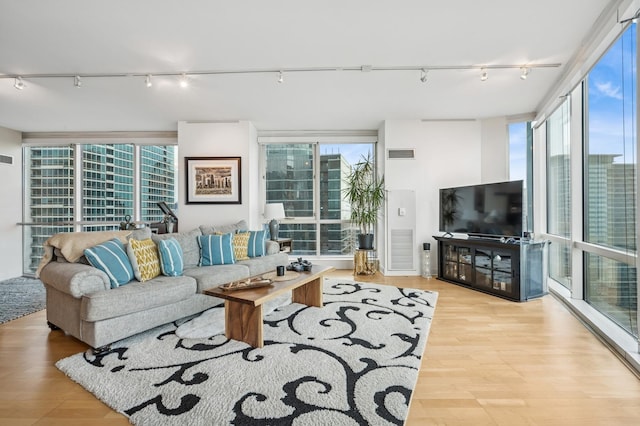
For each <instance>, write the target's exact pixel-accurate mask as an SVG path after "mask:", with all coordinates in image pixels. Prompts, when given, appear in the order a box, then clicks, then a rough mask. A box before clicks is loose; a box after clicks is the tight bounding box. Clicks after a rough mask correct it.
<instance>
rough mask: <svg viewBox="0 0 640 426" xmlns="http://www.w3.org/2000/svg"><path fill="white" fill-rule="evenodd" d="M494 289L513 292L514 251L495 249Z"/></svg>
mask: <svg viewBox="0 0 640 426" xmlns="http://www.w3.org/2000/svg"><path fill="white" fill-rule="evenodd" d="M492 253H493V259H492V260H493V283H492V285H493V289H494V290H499V291H504V292H506V293H511V292H512V290H513V273H512V271H513V269H512V265H511V256H512V252H511V251H507V250H504V251H503V250H493V251H492Z"/></svg>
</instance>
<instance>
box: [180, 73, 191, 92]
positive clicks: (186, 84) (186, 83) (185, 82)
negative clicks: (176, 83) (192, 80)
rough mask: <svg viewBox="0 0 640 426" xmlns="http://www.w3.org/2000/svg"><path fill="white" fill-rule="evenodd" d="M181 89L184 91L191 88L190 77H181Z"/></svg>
mask: <svg viewBox="0 0 640 426" xmlns="http://www.w3.org/2000/svg"><path fill="white" fill-rule="evenodd" d="M180 87H182V88H183V89H184V88H186V87H189V77H187V75H186V74H184V73H183V74H182V76H181V77H180Z"/></svg>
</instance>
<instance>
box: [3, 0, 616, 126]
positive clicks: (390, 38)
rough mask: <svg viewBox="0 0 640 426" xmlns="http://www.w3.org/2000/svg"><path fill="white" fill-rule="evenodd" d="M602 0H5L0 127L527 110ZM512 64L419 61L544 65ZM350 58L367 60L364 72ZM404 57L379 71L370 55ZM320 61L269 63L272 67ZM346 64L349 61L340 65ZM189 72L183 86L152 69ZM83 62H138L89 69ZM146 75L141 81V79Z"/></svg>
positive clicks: (350, 122) (387, 61)
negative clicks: (523, 71) (524, 74)
mask: <svg viewBox="0 0 640 426" xmlns="http://www.w3.org/2000/svg"><path fill="white" fill-rule="evenodd" d="M609 2H610V0H563V1H557V0H536V1H531V0H528V1H520V0H486V1H478V0H457V1H444V0H441V1H431V0H429V1H426V0H405V1H391V0H389V1H380V0H378V1H371V0H349V1H344V0H324V1H316V2H303V1H296V0H280V1H278V0H274V1H259V0H237V1H205V0H201V1H196V0H182V1H179V2H177V1H168V0H136V1H130V0H109V1H104V2H88V1H82V0H57V1H41V0H11V1H4V0H3V1H2V3H0V58H1V59H0V74H4V75H23V76H28V75H33V74H66V75H74V74H78V75H81V76H85V77H83V78H82V87H80V88H77V87H75V86H74V82H73V78H72V77H65V78H29V77H25V79H24V82H25V84H26V88H25V89H24V90H16V89H15V88H14V87H13V84H14V79H13V78H5V79H0V126H3V127H8V128H11V129H15V130H19V131H25V132H42V131H46V132H50V131H51V132H53V131H134V130H139V131H151V130H176V129H177V122H178V121H182V120H185V121H228V120H249V121H251V122H253V123H254V125H255V126H256V128H257V129H258V130H350V129H351V130H353V129H376V128H378V127H379V125H380V124H381V123H382V121H383V120H392V119H412V120H413V119H469V118H485V117H498V116H505V115H506V116H511V115H518V114H524V113H530V112H534V111H535V110H536V108H537V107H538V105H539V104H540V103H541V102H542V101H543V99H544V97H545V95H547V94H548V93H549V90H550V89H551V88H552V87H553V85H554V83H555V82H556V81H557V80H558V79H559V78H560V77H561V76H562V74H563V72H564V71H565V69H566V67H567V63H568V62H569V61H570V60H571V58H572V57H573V56H574V55H575V53H576V52H577V51H578V50H579V48H580V47H581V44H582V42H583V40H584V39H585V37H587V35H588V33H589V30H590V28H591V27H592V26H593V24H594V23H595V22H596V20H597V19H598V16H599V15H600V14H601V13H602V11H603V10H605V9H606V8H607V5H608V4H609ZM553 63H559V64H561V66H560V67H557V68H534V69H532V70H531V72H530V74H529V76H528V78H527V79H526V80H521V79H520V70H519V69H518V68H515V69H502V70H499V69H489V78H488V80H487V81H480V70H479V69H472V70H468V69H465V70H436V69H434V70H432V71H429V72H428V74H427V82H426V83H423V82H421V81H420V76H421V72H420V70H419V68H422V67H426V68H429V67H443V66H445V67H450V66H451V67H458V66H462V67H465V66H471V65H473V66H484V65H486V66H488V67H491V66H494V65H505V64H507V65H520V64H553ZM362 66H365V69H366V66H371V67H373V69H374V70H373V71H371V72H363V71H361V70H360V69H361V68H362ZM380 67H391V68H398V67H399V68H402V67H410V68H414V69H412V70H394V71H379V70H376V68H380ZM294 68H296V69H317V68H330V69H331V70H329V71H300V72H287V71H285V72H284V74H283V77H284V81H283V82H282V83H278V81H277V80H278V73H277V71H276V70H280V69H284V70H288V69H294ZM352 69H356V71H353V70H352ZM255 70H271V71H272V72H255V73H253V72H252V73H230V74H216V75H193V76H190V86H189V87H188V88H186V89H185V88H181V87H179V85H178V84H177V80H178V77H176V76H164V77H163V76H158V75H156V74H161V73H177V74H179V73H181V72H186V73H188V72H193V71H255ZM91 74H136V75H138V76H123V77H89V76H87V75H91ZM145 74H153V75H155V76H154V77H152V81H153V86H152V87H150V88H148V87H146V85H145V78H144V75H145Z"/></svg>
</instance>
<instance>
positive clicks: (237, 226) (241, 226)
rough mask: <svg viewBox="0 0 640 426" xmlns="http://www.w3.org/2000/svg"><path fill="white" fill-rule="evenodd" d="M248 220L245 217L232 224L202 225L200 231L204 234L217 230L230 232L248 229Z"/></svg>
mask: <svg viewBox="0 0 640 426" xmlns="http://www.w3.org/2000/svg"><path fill="white" fill-rule="evenodd" d="M247 230H249V228H248V227H247V222H246V221H245V220H244V219H243V220H241V221H240V222H236V223H234V224H231V225H200V231H201V232H202V234H203V235H212V234H215V233H216V232H218V233H220V234H228V233H229V232H234V233H235V232H238V231H247Z"/></svg>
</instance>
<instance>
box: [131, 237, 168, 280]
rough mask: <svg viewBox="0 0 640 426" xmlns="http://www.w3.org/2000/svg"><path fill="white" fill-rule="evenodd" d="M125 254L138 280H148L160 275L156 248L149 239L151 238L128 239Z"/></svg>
mask: <svg viewBox="0 0 640 426" xmlns="http://www.w3.org/2000/svg"><path fill="white" fill-rule="evenodd" d="M127 255H128V256H129V261H130V262H131V266H132V267H133V273H134V275H135V276H136V279H137V280H138V281H140V282H144V281H148V280H150V279H153V278H155V277H157V276H158V275H160V258H159V257H158V248H157V247H156V244H155V243H154V242H153V241H151V238H149V239H147V240H134V239H131V240H129V244H128V245H127Z"/></svg>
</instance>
